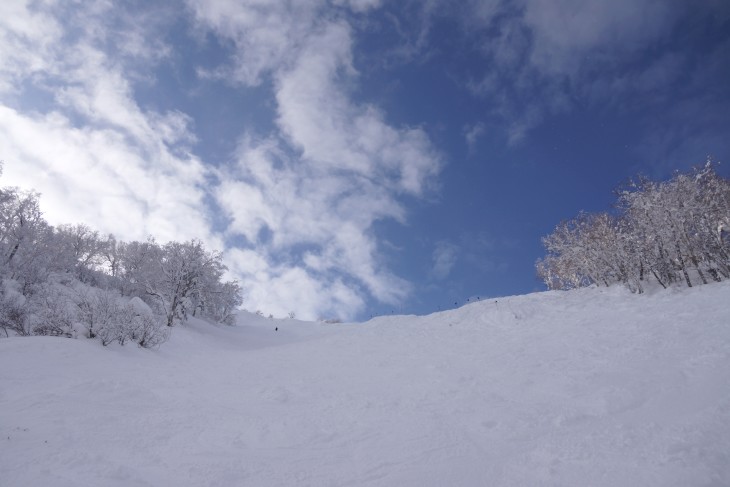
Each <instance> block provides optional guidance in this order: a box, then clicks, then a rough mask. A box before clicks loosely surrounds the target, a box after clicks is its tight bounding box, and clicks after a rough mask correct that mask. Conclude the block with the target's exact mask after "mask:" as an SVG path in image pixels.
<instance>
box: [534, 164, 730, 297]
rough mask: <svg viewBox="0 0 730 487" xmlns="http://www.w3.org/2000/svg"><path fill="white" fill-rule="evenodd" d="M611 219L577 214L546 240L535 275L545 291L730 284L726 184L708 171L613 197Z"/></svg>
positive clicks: (642, 184)
mask: <svg viewBox="0 0 730 487" xmlns="http://www.w3.org/2000/svg"><path fill="white" fill-rule="evenodd" d="M617 196H618V201H617V205H616V210H617V211H616V212H615V214H609V213H599V214H589V213H581V214H579V215H578V217H577V218H575V219H573V220H569V221H564V222H561V223H560V224H559V225H558V226H557V228H555V230H554V231H553V233H551V234H550V235H548V236H546V237H544V238H543V244H544V246H545V249H546V250H547V256H546V257H545V258H544V259H541V260H539V261H538V262H537V272H538V275H539V276H540V278H541V279H542V280H543V281H544V282H545V283H546V284H547V286H548V288H549V289H571V288H575V287H581V286H587V285H591V284H596V285H605V286H609V285H611V284H613V283H622V284H624V285H626V286H627V287H628V288H629V289H631V290H632V291H633V292H638V293H641V292H643V291H644V289H645V286H646V283H648V282H655V283H658V284H659V285H661V286H662V287H664V288H666V287H668V286H671V285H672V284H675V283H684V285H686V286H690V287H691V286H693V285H695V284H707V283H708V282H712V281H715V282H719V281H722V280H724V279H728V278H730V235H728V231H730V223H729V221H730V181H728V180H727V179H725V178H723V177H721V176H719V175H718V174H717V172H716V171H715V169H714V167H713V165H712V164H711V163H709V162H708V163H707V164H706V165H705V166H704V167H701V168H696V169H694V170H693V171H691V172H689V173H687V174H680V173H678V174H675V176H674V177H673V178H672V179H670V180H668V181H664V182H654V181H650V180H648V179H646V178H639V179H638V180H636V181H632V182H631V183H630V184H629V185H627V187H625V188H622V189H621V190H619V191H618V192H617Z"/></svg>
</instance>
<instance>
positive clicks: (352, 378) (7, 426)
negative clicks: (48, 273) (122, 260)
mask: <svg viewBox="0 0 730 487" xmlns="http://www.w3.org/2000/svg"><path fill="white" fill-rule="evenodd" d="M728 295H730V283H723V284H716V285H708V286H703V287H699V288H693V289H688V290H669V291H664V292H656V293H653V294H650V295H642V296H637V295H632V294H629V293H628V292H627V291H625V290H623V289H620V288H611V289H582V290H576V291H571V292H547V293H538V294H532V295H527V296H516V297H509V298H501V299H498V300H487V301H483V302H479V303H474V304H471V305H468V306H465V307H463V308H460V309H457V310H452V311H447V312H442V313H438V314H434V315H430V316H425V317H412V316H388V317H381V318H376V319H374V320H371V321H370V322H367V323H364V324H357V325H352V324H337V325H332V324H321V323H301V322H297V321H293V320H274V321H272V320H267V319H264V318H260V317H257V316H253V315H249V314H246V313H242V314H241V316H240V319H239V325H238V326H236V327H228V328H224V327H214V326H211V325H208V324H204V323H200V322H192V323H191V324H189V325H188V326H185V327H178V328H176V329H174V330H173V334H172V338H171V340H170V341H169V342H168V343H166V344H164V345H163V346H162V348H161V349H160V350H159V351H149V350H142V349H138V348H135V347H132V346H126V347H119V346H110V347H107V348H103V347H102V346H101V345H100V344H99V343H98V342H97V341H88V340H83V339H79V340H70V339H60V338H47V337H32V338H9V339H1V340H0V486H3V487H5V486H7V487H15V486H57V487H63V486H87V485H88V486H166V485H169V486H202V485H205V486H238V485H246V486H249V485H250V486H280V485H281V486H290V485H291V486H307V485H309V486H444V485H467V486H475V485H496V486H499V485H505V486H507V485H509V486H573V485H575V486H587V485H591V486H618V485H621V486H633V485H635V486H727V485H730V302H729V301H730V300H728ZM275 326H278V328H279V331H274V327H275Z"/></svg>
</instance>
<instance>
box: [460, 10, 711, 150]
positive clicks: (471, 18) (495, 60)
mask: <svg viewBox="0 0 730 487" xmlns="http://www.w3.org/2000/svg"><path fill="white" fill-rule="evenodd" d="M686 8H687V6H686V5H683V4H682V3H681V2H673V1H664V0H617V1H613V2H605V1H602V0H588V1H585V0H560V1H557V2H544V1H541V0H519V1H515V2H501V3H499V4H494V3H492V4H490V5H489V8H487V10H486V12H485V11H484V10H482V9H481V7H479V6H476V5H472V6H471V7H470V8H469V9H467V12H468V14H467V16H466V17H467V18H465V19H463V22H464V24H465V25H468V26H469V27H470V28H471V29H472V35H476V36H479V35H480V36H481V38H482V46H483V47H482V54H483V55H484V57H485V58H486V59H487V60H488V62H487V66H489V68H488V70H486V71H485V72H484V73H483V75H482V76H481V77H477V78H476V80H472V82H471V83H469V87H470V88H471V90H472V91H473V92H474V93H475V94H477V95H479V96H482V97H485V98H488V99H489V100H490V101H491V102H492V103H493V106H494V109H493V113H492V114H491V115H493V116H494V115H496V116H497V117H498V118H499V119H501V120H504V121H506V122H507V124H506V126H505V132H506V135H507V138H508V140H509V142H510V143H516V142H519V141H521V140H522V139H523V138H524V137H525V135H526V134H527V133H529V131H530V130H532V129H533V128H534V127H536V126H537V125H539V124H540V123H542V121H543V120H544V119H545V118H546V117H547V116H550V115H554V114H557V113H561V112H565V111H568V110H570V109H571V108H572V107H573V106H574V105H575V104H576V101H578V102H582V103H592V102H596V101H599V102H609V103H610V102H613V101H615V100H620V99H626V98H627V97H629V96H630V95H631V94H634V95H636V94H637V92H639V93H640V92H641V91H642V90H643V87H644V86H647V84H652V88H653V89H656V88H662V87H666V86H669V85H670V84H671V83H672V82H673V81H674V80H675V79H676V77H677V76H678V75H679V74H680V73H681V72H682V71H683V70H685V69H688V65H687V64H683V63H680V64H681V67H680V66H678V62H677V61H678V60H680V59H681V55H678V54H677V53H670V54H669V55H668V56H665V57H662V58H658V59H655V60H653V61H651V60H649V61H647V59H645V58H644V57H642V56H645V54H646V49H647V48H650V47H651V46H658V45H660V44H667V41H668V40H669V36H670V35H671V31H672V28H673V27H674V26H675V25H676V23H677V21H678V19H680V18H681V17H682V16H683V15H684V14H686V13H687V11H686ZM702 8H703V9H705V8H706V9H710V10H712V9H713V8H715V7H712V6H709V4H703V6H702ZM652 88H649V89H648V90H646V91H645V93H650V94H651V95H652V96H653V95H654V93H651V91H652ZM643 94H644V93H641V95H643ZM634 98H636V96H634ZM641 101H642V102H644V101H646V100H645V99H642V100H641Z"/></svg>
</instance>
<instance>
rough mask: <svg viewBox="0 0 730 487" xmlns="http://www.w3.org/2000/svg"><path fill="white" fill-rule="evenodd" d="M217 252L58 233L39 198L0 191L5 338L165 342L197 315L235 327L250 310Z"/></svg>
mask: <svg viewBox="0 0 730 487" xmlns="http://www.w3.org/2000/svg"><path fill="white" fill-rule="evenodd" d="M225 271H226V267H225V266H224V265H223V263H222V261H221V254H220V253H219V252H211V251H208V250H206V249H205V248H204V246H203V244H202V243H201V242H199V241H196V240H193V241H190V242H184V243H180V242H170V243H167V244H164V245H161V244H158V243H157V242H155V240H154V239H152V238H150V239H148V240H147V241H144V242H137V241H135V242H124V241H120V240H117V239H116V238H114V236H113V235H101V234H99V232H97V231H94V230H92V229H90V228H89V227H87V226H85V225H61V226H57V227H53V226H51V225H49V224H48V222H46V221H45V220H44V218H43V216H42V214H41V211H40V208H39V206H38V195H37V194H36V193H33V192H28V191H21V190H18V189H17V188H2V189H0V330H2V332H4V335H5V336H10V334H15V335H57V336H86V337H88V338H97V339H100V340H101V342H102V343H103V344H104V345H106V344H108V343H111V342H113V341H118V342H119V343H121V344H124V343H126V342H136V343H138V344H139V345H141V346H144V347H150V346H156V345H159V344H160V343H162V342H163V341H164V340H165V339H166V338H167V336H168V334H169V330H170V327H172V326H174V325H175V324H177V323H181V322H184V321H186V319H187V318H188V317H189V316H198V317H201V318H205V319H208V320H213V321H216V322H221V323H226V324H232V322H233V313H234V311H235V310H236V308H238V306H240V304H241V302H242V298H241V289H240V287H239V285H238V284H237V283H236V282H235V281H227V282H226V281H224V280H223V277H224V273H225Z"/></svg>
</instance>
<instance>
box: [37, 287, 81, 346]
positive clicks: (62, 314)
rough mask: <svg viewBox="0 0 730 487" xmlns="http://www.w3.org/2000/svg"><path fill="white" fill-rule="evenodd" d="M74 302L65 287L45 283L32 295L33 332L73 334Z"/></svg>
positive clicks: (55, 334) (70, 335)
mask: <svg viewBox="0 0 730 487" xmlns="http://www.w3.org/2000/svg"><path fill="white" fill-rule="evenodd" d="M73 308H74V303H73V301H72V300H71V299H70V298H69V296H68V291H67V288H65V287H63V286H59V285H53V284H47V285H45V286H42V287H41V288H40V289H39V291H38V292H37V293H36V295H34V297H33V310H34V313H33V334H34V335H51V336H63V337H72V336H74V322H75V314H74V309H73Z"/></svg>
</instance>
